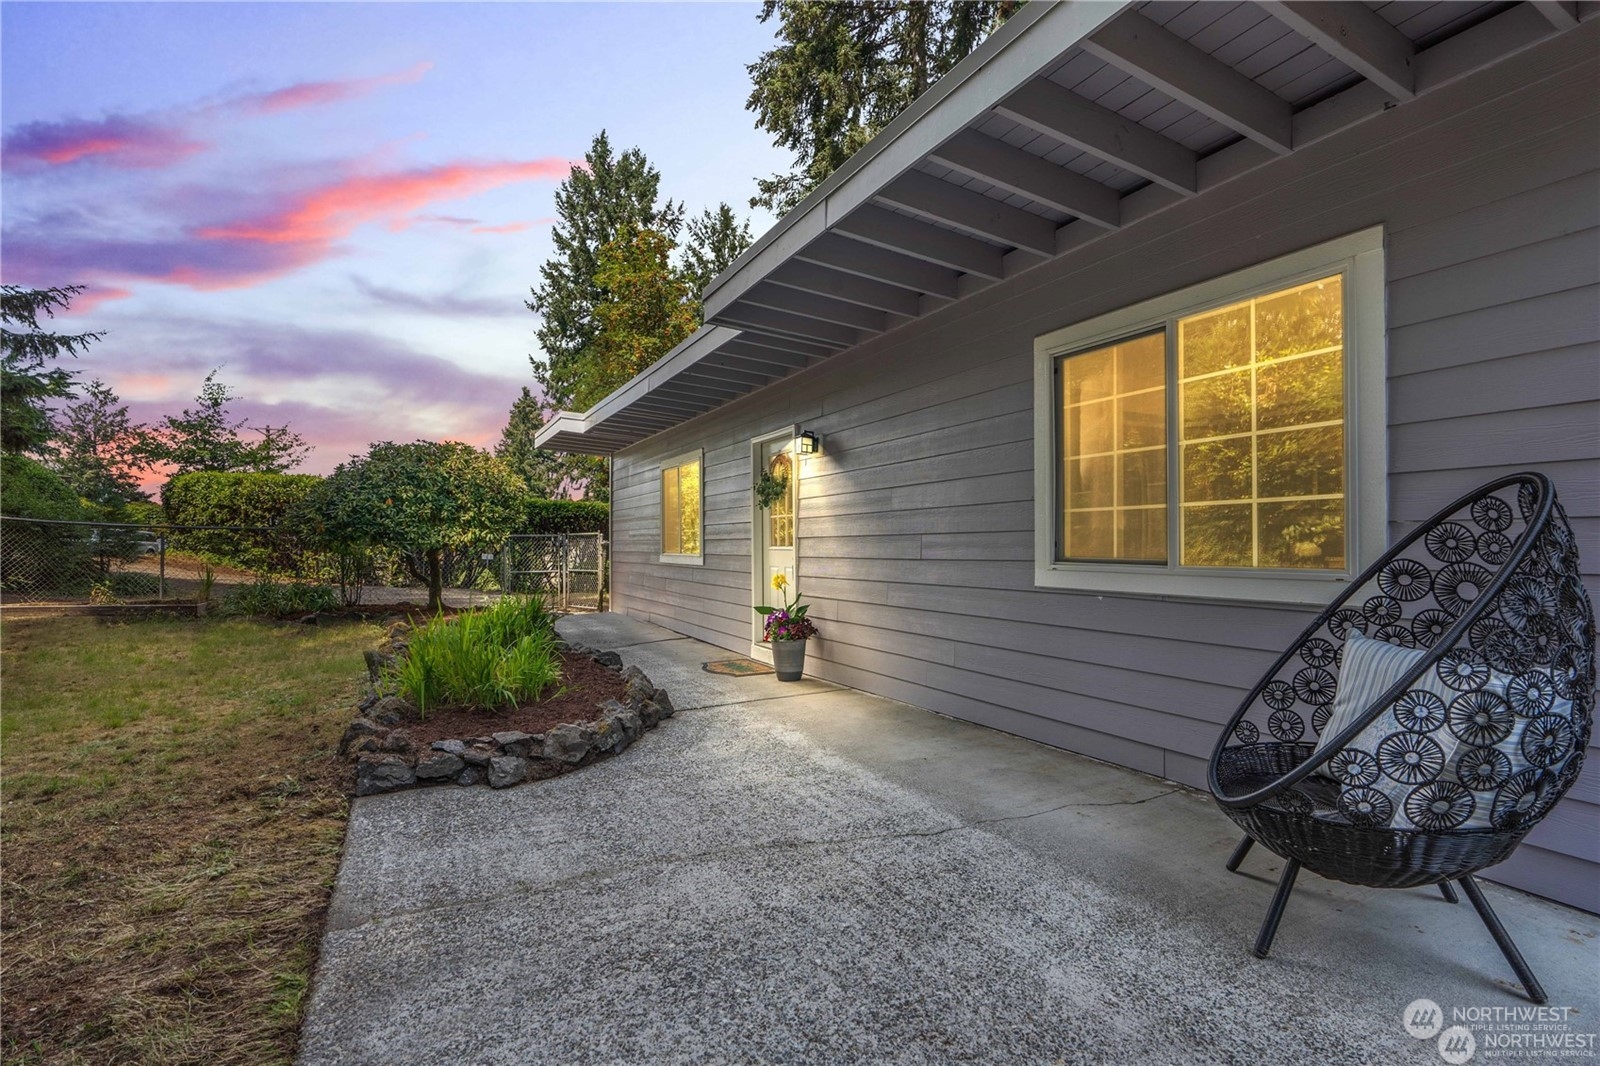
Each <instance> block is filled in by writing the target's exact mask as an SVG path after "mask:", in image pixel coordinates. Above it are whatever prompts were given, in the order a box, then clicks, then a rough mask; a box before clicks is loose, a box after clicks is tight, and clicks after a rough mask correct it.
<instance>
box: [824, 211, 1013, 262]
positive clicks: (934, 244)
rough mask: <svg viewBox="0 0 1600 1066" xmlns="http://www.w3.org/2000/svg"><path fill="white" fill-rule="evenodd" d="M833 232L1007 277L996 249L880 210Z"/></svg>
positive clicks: (857, 214) (855, 216)
mask: <svg viewBox="0 0 1600 1066" xmlns="http://www.w3.org/2000/svg"><path fill="white" fill-rule="evenodd" d="M833 228H834V232H836V233H842V234H844V235H845V236H846V237H852V238H854V239H855V240H858V241H862V242H864V243H866V244H872V245H876V246H877V247H879V248H887V249H889V250H890V251H894V252H903V253H905V254H906V255H909V256H914V257H915V258H917V259H925V260H927V261H928V262H930V263H937V264H938V265H939V266H945V267H949V268H950V269H952V270H960V271H962V272H963V273H967V274H977V275H978V276H980V277H985V278H994V279H996V280H998V279H1000V278H1003V277H1005V276H1006V273H1005V264H1004V263H1003V262H1002V260H1003V258H1004V254H1003V253H1002V252H1001V250H1000V249H999V248H996V247H995V246H994V245H992V244H987V243H985V242H983V241H980V240H977V239H975V238H972V237H964V236H962V235H961V234H959V233H952V232H951V231H950V230H947V229H940V228H939V227H938V226H930V225H928V224H927V223H926V222H918V221H917V220H916V219H914V218H909V217H907V216H906V215H897V214H895V213H894V212H893V211H888V210H885V209H884V208H881V207H873V206H872V205H870V204H869V205H867V206H866V207H859V208H857V209H856V210H855V211H853V212H851V213H850V215H849V216H848V217H846V218H843V219H841V220H839V222H837V223H835V225H834V227H833Z"/></svg>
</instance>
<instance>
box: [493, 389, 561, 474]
mask: <svg viewBox="0 0 1600 1066" xmlns="http://www.w3.org/2000/svg"><path fill="white" fill-rule="evenodd" d="M543 425H544V412H543V410H542V408H541V405H540V403H539V397H537V396H535V395H534V394H533V390H531V389H529V388H528V387H527V386H526V385H524V386H523V387H522V395H521V396H518V397H517V399H516V402H515V403H513V404H512V405H511V415H510V417H509V418H508V419H507V420H506V428H505V429H503V430H501V431H500V443H499V444H497V445H495V449H494V453H495V455H497V456H499V457H500V459H502V460H503V461H504V462H505V464H506V465H507V466H509V467H510V468H511V472H512V473H514V474H516V475H517V476H518V477H520V478H521V479H522V480H523V481H524V482H525V483H526V484H527V486H528V491H529V492H531V493H533V494H534V495H535V496H538V497H541V498H543V499H552V498H554V497H556V496H561V495H565V492H564V491H563V485H562V482H563V481H564V480H565V479H566V472H565V471H564V470H563V469H562V467H561V459H562V456H560V455H558V454H557V453H555V452H547V451H544V450H543V449H541V448H538V447H535V446H534V443H533V438H534V436H535V435H536V434H537V433H538V432H539V429H540V428H541V427H542V426H543Z"/></svg>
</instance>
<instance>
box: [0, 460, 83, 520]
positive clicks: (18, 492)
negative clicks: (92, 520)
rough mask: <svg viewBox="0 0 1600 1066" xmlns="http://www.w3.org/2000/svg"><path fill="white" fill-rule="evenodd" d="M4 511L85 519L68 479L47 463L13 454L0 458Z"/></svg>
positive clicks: (16, 515)
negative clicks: (49, 468)
mask: <svg viewBox="0 0 1600 1066" xmlns="http://www.w3.org/2000/svg"><path fill="white" fill-rule="evenodd" d="M0 513H4V514H7V515H10V516H11V517H13V518H53V519H55V520H57V521H61V522H78V521H82V520H83V518H84V513H83V504H82V503H81V502H80V501H79V500H78V494H77V493H76V492H73V491H72V488H71V487H70V486H69V485H68V484H67V483H66V482H65V481H63V480H61V478H60V477H59V476H58V475H56V474H55V473H53V472H52V471H50V470H48V469H46V468H45V466H44V464H42V463H39V462H37V461H35V460H33V459H29V458H28V457H27V456H25V455H13V454H10V453H7V454H6V455H4V456H3V457H0Z"/></svg>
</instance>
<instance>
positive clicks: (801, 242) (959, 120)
mask: <svg viewBox="0 0 1600 1066" xmlns="http://www.w3.org/2000/svg"><path fill="white" fill-rule="evenodd" d="M1130 6H1131V4H1130V3H1129V2H1126V0H1116V2H1108V0H1064V2H1062V3H1056V4H1047V3H1035V4H1024V5H1023V7H1022V9H1021V10H1020V11H1018V12H1017V13H1016V14H1015V15H1013V16H1012V17H1011V18H1010V19H1008V20H1007V21H1006V24H1005V25H1004V26H1001V27H1000V29H998V30H996V31H995V32H994V33H993V34H991V35H990V37H989V38H988V40H986V41H984V43H983V44H982V45H980V46H978V48H977V49H975V50H974V51H973V53H972V54H971V55H969V56H968V57H967V58H966V59H963V60H962V61H961V62H960V63H957V64H956V65H955V67H954V68H952V69H951V70H950V72H949V73H948V74H946V75H945V76H944V77H942V78H940V79H939V80H938V81H936V82H934V84H933V87H932V88H930V89H929V90H928V91H927V92H925V93H923V94H922V96H920V97H918V98H917V100H916V102H915V103H913V104H912V105H911V106H910V107H909V108H907V109H906V110H905V111H904V112H903V113H902V114H901V115H900V116H899V117H898V118H896V119H895V120H894V121H893V122H891V123H889V125H888V126H886V127H884V129H883V131H882V132H881V133H879V134H878V135H877V136H876V137H874V138H873V139H872V140H871V141H869V142H868V143H867V144H866V145H865V146H864V147H863V148H862V149H861V150H860V151H859V152H857V153H856V154H855V155H853V156H851V157H850V158H849V159H848V160H846V161H845V163H844V164H843V165H842V166H841V167H839V169H838V170H836V171H834V172H833V173H832V174H831V175H829V176H828V179H827V180H826V181H824V182H823V183H822V184H821V185H819V186H818V187H817V188H816V189H815V190H814V191H813V192H812V193H811V195H809V196H807V197H806V198H805V199H804V200H802V201H801V202H800V204H799V205H798V206H796V207H795V208H794V209H793V210H792V211H790V212H789V213H788V214H786V215H784V216H783V218H781V219H779V220H778V222H777V224H776V225H774V226H773V227H772V229H770V230H768V231H767V232H766V233H765V234H763V235H762V237H761V239H760V240H758V241H756V243H755V244H753V245H751V246H750V248H749V249H747V250H746V251H745V253H744V254H743V255H741V256H740V257H739V258H738V259H736V260H734V261H733V264H732V265H731V266H729V267H728V269H726V270H724V271H723V272H722V273H721V274H719V275H717V277H716V278H715V279H714V280H713V281H712V282H711V284H710V285H708V286H706V290H705V293H704V303H705V317H706V318H707V319H712V318H715V317H716V315H717V313H718V312H719V311H721V310H723V309H724V308H726V307H727V306H728V305H729V304H731V303H732V302H733V301H735V300H737V299H738V298H739V296H740V295H741V294H742V293H743V292H744V291H745V290H747V289H749V288H750V286H752V285H754V284H756V283H757V282H760V281H762V280H764V279H765V278H766V276H767V274H769V273H770V272H771V271H773V270H775V269H777V268H778V267H779V266H780V265H782V264H783V263H784V262H786V261H787V260H788V259H789V257H790V256H792V255H793V254H794V253H795V252H796V251H798V250H799V249H801V248H803V247H805V245H807V244H809V243H810V242H811V241H812V240H813V239H814V238H816V237H817V236H819V235H821V234H822V233H823V232H824V231H825V230H826V229H828V228H829V227H830V226H832V225H833V224H834V223H836V222H838V221H839V220H840V219H842V218H844V217H845V216H846V215H848V214H849V213H850V212H851V211H854V210H855V209H856V208H858V207H860V206H861V205H862V204H864V203H866V202H867V201H868V200H870V199H872V197H873V196H875V195H876V194H877V192H878V190H880V189H882V188H883V187H884V186H886V185H888V184H889V183H890V182H891V181H893V180H894V179H895V178H897V177H899V176H900V175H901V174H903V173H905V172H906V171H907V170H910V169H911V168H912V167H914V166H916V165H917V163H919V162H920V161H921V160H922V159H923V158H924V157H925V156H927V155H928V153H929V152H931V151H933V149H934V148H936V147H938V146H939V144H941V143H942V142H943V141H945V140H946V139H947V138H949V137H951V136H953V135H954V134H956V133H959V132H961V130H963V129H965V128H966V127H967V126H968V125H970V124H971V123H972V122H974V121H976V120H977V119H979V118H980V117H982V116H983V115H984V114H986V113H987V112H988V111H989V110H990V109H991V108H992V107H994V105H995V104H997V103H999V102H1000V101H1001V100H1003V99H1005V98H1006V97H1007V96H1009V95H1010V94H1011V93H1013V92H1015V91H1016V90H1017V89H1018V88H1019V87H1020V86H1022V85H1024V84H1026V83H1027V82H1028V80H1029V79H1031V78H1033V77H1035V76H1036V75H1038V74H1039V73H1040V72H1041V71H1043V70H1045V69H1046V68H1048V67H1049V66H1050V64H1052V63H1053V62H1055V60H1056V59H1057V58H1059V57H1060V56H1061V55H1062V54H1063V53H1064V52H1066V51H1067V49H1069V48H1071V47H1072V46H1073V45H1075V44H1078V43H1079V42H1081V41H1083V40H1084V39H1085V38H1087V37H1088V36H1089V35H1090V34H1091V33H1093V32H1094V31H1095V30H1097V29H1099V28H1100V27H1101V26H1103V25H1105V24H1106V23H1107V22H1109V21H1111V19H1113V18H1114V17H1116V16H1117V15H1118V14H1120V13H1121V12H1122V11H1123V10H1124V9H1126V8H1128V7H1130Z"/></svg>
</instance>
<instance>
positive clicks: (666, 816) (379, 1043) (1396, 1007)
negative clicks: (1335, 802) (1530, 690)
mask: <svg viewBox="0 0 1600 1066" xmlns="http://www.w3.org/2000/svg"><path fill="white" fill-rule="evenodd" d="M562 632H563V634H564V635H566V636H568V637H570V638H572V639H575V640H581V641H583V642H584V643H587V644H591V645H595V646H599V647H607V648H614V649H616V650H618V651H620V652H621V654H622V656H623V658H624V660H625V661H626V662H629V663H637V664H638V665H639V666H640V667H641V668H642V669H644V670H645V671H646V672H647V673H648V674H649V675H650V677H651V678H652V679H653V680H654V681H655V683H656V684H658V685H660V686H663V687H665V688H667V689H668V690H669V692H670V693H671V694H672V697H673V700H674V702H675V703H676V705H677V706H678V707H679V708H680V713H679V714H678V715H677V717H675V718H673V719H672V720H671V721H669V722H666V723H664V724H663V726H662V727H661V728H660V729H658V730H655V731H654V732H651V733H649V734H648V735H646V736H645V737H644V738H643V739H642V740H640V741H639V742H638V743H637V744H636V745H635V746H634V747H632V748H630V749H629V750H628V751H626V752H625V753H623V754H622V755H621V756H619V757H617V758H614V759H610V760H608V761H605V762H602V763H600V764H597V765H595V766H592V767H590V768H588V769H585V770H583V771H582V772H580V773H577V774H573V775H569V776H566V777H561V778H557V779H555V780H552V781H546V782H541V783H537V784H532V785H527V786H523V787H519V788H514V789H509V790H506V791H503V792H490V791H488V790H484V789H461V790H453V789H452V790H444V789H434V790H424V791H415V792H407V793H399V794H392V795H387V796H378V797H372V798H367V799H361V800H358V801H356V804H355V807H354V810H353V813H352V816H351V822H350V828H349V835H348V838H347V843H346V848H345V855H344V862H343V866H342V868H341V870H340V874H339V880H338V885H337V888H336V891H335V894H334V900H333V906H332V912H331V914H330V917H329V922H328V931H327V935H326V938H325V939H324V942H323V945H322V956H321V962H320V966H319V969H318V972H317V979H316V987H315V989H314V994H313V998H312V1004H311V1009H310V1013H309V1017H308V1019H307V1021H306V1025H305V1028H304V1038H303V1044H302V1050H301V1061H302V1062H303V1063H305V1064H307V1066H310V1064H319V1066H320V1064H324V1063H327V1064H332V1063H484V1064H488V1063H536V1062H538V1063H542V1062H549V1063H585V1062H606V1063H652V1064H653V1063H679V1062H713V1063H715V1062H763V1063H764V1062H783V1063H855V1062H867V1063H872V1062H887V1063H943V1062H983V1063H1058V1062H1059V1063H1102V1062H1104V1063H1115V1062H1128V1061H1139V1062H1156V1063H1168V1062H1171V1063H1188V1062H1194V1063H1218V1062H1239V1063H1302V1062H1309V1061H1317V1062H1326V1063H1345V1062H1348V1063H1369V1062H1384V1063H1439V1062H1441V1061H1443V1060H1442V1059H1441V1057H1440V1053H1439V1051H1438V1050H1437V1048H1436V1041H1434V1040H1419V1039H1414V1038H1413V1037H1411V1036H1410V1035H1408V1034H1407V1032H1406V1030H1405V1028H1404V1026H1403V1025H1402V1021H1401V1015H1402V1010H1403V1009H1404V1008H1405V1007H1406V1005H1407V1004H1408V1003H1410V1002H1411V1001H1413V1000H1416V999H1419V998H1427V999H1431V1000H1434V1001H1436V1002H1437V1003H1439V1004H1440V1005H1441V1006H1442V1007H1443V1008H1444V1010H1445V1012H1446V1015H1447V1016H1448V1015H1449V1013H1450V1012H1451V1011H1452V1010H1453V1009H1455V1008H1483V1007H1490V1008H1493V1007H1515V1006H1525V1005H1527V1001H1526V1000H1524V999H1522V998H1521V997H1520V995H1519V994H1518V993H1517V992H1516V991H1515V989H1516V985H1515V979H1514V978H1513V976H1512V974H1511V971H1510V968H1509V967H1508V966H1507V965H1506V963H1505V962H1504V960H1503V959H1502V958H1501V957H1500V955H1499V953H1498V951H1497V950H1496V949H1495V946H1494V944H1493V942H1492V941H1491V940H1490V939H1489V934H1488V933H1487V932H1486V931H1485V930H1484V928H1483V926H1482V925H1481V924H1480V923H1479V922H1478V920H1477V917H1476V916H1475V915H1474V914H1473V913H1472V912H1471V911H1470V909H1468V908H1467V906H1466V905H1465V903H1463V904H1462V905H1460V906H1451V905H1449V904H1447V903H1445V902H1444V901H1443V900H1442V899H1441V898H1440V897H1439V895H1438V894H1437V893H1436V892H1434V891H1432V890H1417V891H1404V892H1398V891H1394V892H1375V891H1367V890H1362V889H1357V888H1352V887H1349V886H1345V885H1341V884H1338V883H1335V882H1330V881H1325V880H1322V879H1320V878H1317V877H1312V876H1304V877H1302V879H1301V882H1300V887H1299V889H1298V890H1297V891H1296V893H1295V895H1294V898H1293V899H1292V900H1291V901H1290V904H1289V909H1288V913H1287V915H1286V916H1285V918H1284V922H1283V925H1282V927H1281V929H1280V931H1279V933H1278V939H1277V943H1276V945H1275V947H1274V952H1273V955H1272V957H1271V958H1269V959H1267V960H1258V959H1256V958H1254V957H1253V956H1252V955H1251V953H1250V944H1251V942H1252V940H1253V938H1254V935H1255V932H1256V927H1257V924H1258V923H1259V922H1260V919H1261V917H1262V914H1263V912H1264V910H1265V908H1266V906H1267V903H1268V900H1269V898H1270V896H1271V891H1272V884H1273V882H1274V881H1275V879H1276V875H1277V873H1278V870H1279V864H1278V861H1277V860H1276V858H1275V857H1273V856H1271V855H1270V854H1266V853H1264V852H1262V851H1261V850H1260V849H1258V850H1257V851H1256V853H1255V854H1253V855H1252V856H1251V857H1250V858H1249V859H1248V860H1246V862H1245V865H1244V867H1243V869H1242V873H1243V874H1245V875H1246V876H1240V875H1234V874H1228V873H1227V872H1226V871H1224V869H1223V861H1224V860H1225V859H1226V858H1227V855H1228V852H1229V850H1230V849H1231V848H1232V846H1233V845H1234V843H1235V842H1236V840H1237V834H1236V833H1235V831H1234V830H1233V828H1232V825H1231V823H1230V822H1228V821H1227V819H1226V818H1224V817H1223V816H1222V815H1221V814H1220V813H1218V812H1217V810H1216V809H1215V807H1214V806H1213V805H1212V803H1211V801H1210V800H1209V798H1208V797H1206V796H1204V795H1201V794H1198V793H1195V792H1193V791H1190V790H1187V789H1183V788H1178V787H1175V786H1173V785H1172V784H1170V783H1168V782H1163V781H1159V780H1156V779H1153V778H1148V777H1144V776H1142V775H1139V774H1136V773H1132V772H1129V771H1126V770H1121V769H1118V768H1115V767H1112V766H1108V765H1105V764H1102V763H1097V762H1093V761H1091V760H1088V759H1084V758H1080V757H1077V756H1074V755H1071V754H1068V753H1065V752H1062V751H1058V750H1055V749H1052V748H1048V747H1044V746H1042V745H1039V744H1035V743H1031V742H1029V741H1024V740H1020V739H1017V738H1015V737H1011V736H1007V735H1005V734H1002V733H997V732H994V731H992V730H988V729H984V728H981V727H977V726H972V725H968V724H965V723H962V722H958V721H953V720H951V719H947V718H942V717H939V716H937V715H934V714H931V713H929V712H927V711H923V710H920V709H918V708H914V707H910V706H907V705H904V704H899V703H894V702H892V701H888V700H883V699H879V698H876V697H872V696H868V695H865V694H863V693H859V692H855V691H852V690H848V689H841V688H838V687H836V686H833V685H829V684H826V683H822V682H816V681H805V682H801V683H798V684H780V683H779V682H777V681H776V680H775V679H774V678H772V677H771V676H756V677H745V678H735V677H723V676H716V675H711V674H708V673H705V672H704V671H703V670H702V669H701V664H702V663H704V662H706V661H708V660H713V659H726V658H729V657H730V655H729V653H727V652H725V651H722V650H720V649H716V648H712V647H710V646H708V645H705V644H702V643H699V642H697V641H693V640H690V639H687V638H682V637H679V636H677V635H676V634H673V633H671V632H668V631H667V630H664V629H660V628H658V627H655V626H650V625H647V624H644V623H640V622H637V621H633V620H631V619H628V618H624V617H620V616H615V615H591V616H574V617H569V618H567V619H565V620H564V621H563V622H562ZM1485 889H1486V892H1487V895H1488V896H1489V899H1490V901H1491V902H1492V903H1493V905H1494V906H1495V907H1496V908H1497V909H1498V911H1499V913H1500V917H1501V919H1502V920H1503V921H1504V922H1505V924H1506V926H1507V928H1508V929H1509V930H1510V931H1511V933H1512V935H1513V936H1514V937H1516V939H1517V941H1518V942H1519V944H1520V945H1521V947H1522V949H1523V951H1524V953H1525V954H1526V955H1527V957H1528V960H1529V962H1530V963H1531V964H1532V966H1533V967H1534V969H1535V971H1536V972H1537V973H1538V974H1539V976H1540V977H1541V979H1542V980H1543V982H1544V984H1545V987H1546V988H1547V989H1548V991H1549V993H1550V1003H1551V1005H1552V1006H1555V1007H1566V1008H1572V1012H1571V1014H1570V1015H1569V1016H1568V1017H1567V1020H1566V1022H1565V1023H1564V1024H1566V1025H1567V1026H1568V1027H1569V1028H1570V1030H1571V1031H1572V1032H1574V1033H1580V1034H1588V1033H1594V1032H1595V1031H1596V1030H1597V1029H1600V995H1597V991H1596V990H1597V988H1600V937H1597V933H1600V919H1597V918H1596V917H1594V916H1592V915H1588V914H1585V913H1582V912H1579V911H1574V910H1571V909H1569V908H1566V907H1562V906H1559V905H1556V904H1552V903H1549V902H1546V901H1543V900H1540V899H1537V898H1534V897H1531V896H1527V895H1524V894H1521V893H1518V892H1515V891H1512V890H1509V889H1503V888H1499V887H1497V886H1493V885H1486V886H1485ZM1447 1024H1449V1023H1448V1022H1447ZM1482 1057H1483V1058H1487V1056H1482ZM1497 1057H1500V1058H1502V1059H1503V1058H1506V1057H1508V1056H1507V1055H1506V1054H1505V1053H1503V1052H1502V1053H1500V1054H1499V1055H1498V1056H1497Z"/></svg>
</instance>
